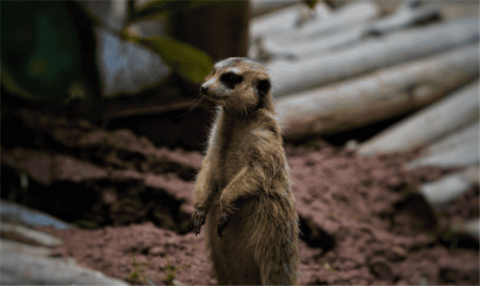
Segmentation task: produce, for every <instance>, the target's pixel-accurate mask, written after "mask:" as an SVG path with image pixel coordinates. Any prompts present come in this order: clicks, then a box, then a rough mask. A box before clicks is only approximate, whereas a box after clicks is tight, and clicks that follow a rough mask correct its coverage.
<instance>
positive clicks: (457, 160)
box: [405, 142, 479, 170]
mask: <svg viewBox="0 0 480 286" xmlns="http://www.w3.org/2000/svg"><path fill="white" fill-rule="evenodd" d="M478 157H479V153H478V144H475V142H468V144H464V145H461V146H458V147H457V148H455V149H452V150H449V151H447V152H444V153H440V154H432V155H427V156H424V157H421V158H418V159H417V160H414V161H412V162H409V163H408V164H406V165H405V169H407V170H411V169H415V168H418V167H421V166H435V167H440V168H449V167H466V166H470V165H472V164H478V162H479V161H478Z"/></svg>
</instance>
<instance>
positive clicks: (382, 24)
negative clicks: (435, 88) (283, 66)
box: [261, 1, 440, 60]
mask: <svg viewBox="0 0 480 286" xmlns="http://www.w3.org/2000/svg"><path fill="white" fill-rule="evenodd" d="M439 15H440V12H439V10H438V8H437V6H436V5H435V3H432V2H428V3H426V4H425V5H421V6H414V7H412V6H411V5H409V2H408V1H405V2H403V4H402V5H401V6H400V7H399V9H398V10H397V11H396V12H395V13H393V14H391V15H389V16H386V17H384V18H381V19H378V20H374V21H366V22H363V23H355V25H349V26H346V27H342V28H341V29H340V28H337V30H336V31H337V32H336V33H330V34H327V35H323V36H322V37H314V35H307V36H306V37H304V38H303V40H300V39H298V40H295V41H292V40H290V41H288V43H285V42H284V43H278V42H277V41H276V40H275V36H273V37H272V36H269V35H268V34H266V35H265V37H263V39H262V41H261V48H263V49H264V52H265V53H266V54H269V55H271V56H280V57H281V56H289V57H294V58H295V59H296V60H300V59H301V58H308V57H309V55H311V54H314V55H318V54H319V53H320V52H321V51H322V50H323V51H325V52H332V51H335V50H336V49H344V48H345V46H351V45H358V44H359V43H361V42H362V41H365V40H367V39H369V38H370V37H378V36H379V35H384V34H386V33H389V32H392V31H394V30H398V29H401V28H405V27H408V26H411V25H415V24H416V23H419V22H422V21H426V20H427V19H432V18H435V17H437V18H438V16H439ZM327 21H330V19H327ZM277 37H278V36H277Z"/></svg>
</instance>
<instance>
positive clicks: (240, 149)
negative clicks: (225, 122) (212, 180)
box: [216, 124, 254, 188]
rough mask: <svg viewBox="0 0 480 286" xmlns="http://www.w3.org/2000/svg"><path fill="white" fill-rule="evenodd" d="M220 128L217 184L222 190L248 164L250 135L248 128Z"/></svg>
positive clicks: (235, 125)
mask: <svg viewBox="0 0 480 286" xmlns="http://www.w3.org/2000/svg"><path fill="white" fill-rule="evenodd" d="M225 127H226V128H222V129H223V130H222V134H220V136H219V137H218V141H219V142H217V144H218V146H219V150H218V151H219V152H218V156H217V162H216V164H217V170H219V171H220V172H218V177H217V179H218V183H219V185H220V187H221V188H224V187H225V186H226V185H227V184H228V183H229V182H230V181H231V180H232V179H233V178H234V177H235V175H236V174H237V173H238V172H239V171H240V170H241V169H242V168H243V167H244V166H246V164H248V162H249V158H250V152H251V145H252V142H251V141H252V140H254V139H253V138H252V134H251V132H250V129H251V128H249V126H245V125H242V124H238V125H237V124H232V125H229V126H225Z"/></svg>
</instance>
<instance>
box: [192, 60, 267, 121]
mask: <svg viewBox="0 0 480 286" xmlns="http://www.w3.org/2000/svg"><path fill="white" fill-rule="evenodd" d="M270 87H271V83H270V77H269V75H268V71H267V69H266V68H265V67H264V66H262V65H261V64H259V63H256V62H254V61H251V60H249V59H246V58H228V59H226V60H223V61H221V62H218V63H217V64H215V66H214V68H213V70H212V72H211V73H210V74H209V75H208V76H207V78H206V79H205V83H203V84H202V86H201V87H200V93H201V95H202V96H204V97H205V98H207V99H208V100H210V101H213V102H214V103H216V104H218V105H220V106H222V107H223V108H224V109H225V110H228V111H230V110H231V111H238V112H242V113H243V112H246V113H250V112H251V111H254V110H257V109H259V108H266V109H268V110H269V111H270V112H274V108H273V100H272V97H271V95H270Z"/></svg>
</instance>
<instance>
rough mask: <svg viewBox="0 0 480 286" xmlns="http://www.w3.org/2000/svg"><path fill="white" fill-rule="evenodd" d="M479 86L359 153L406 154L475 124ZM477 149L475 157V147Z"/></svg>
mask: <svg viewBox="0 0 480 286" xmlns="http://www.w3.org/2000/svg"><path fill="white" fill-rule="evenodd" d="M477 49H478V48H477ZM441 75H442V74H441ZM476 76H478V71H477V75H476ZM442 78H443V79H444V80H445V81H447V79H449V77H448V76H446V77H443V75H442ZM478 84H479V82H478V80H477V81H476V82H474V83H471V84H469V85H468V86H466V87H464V88H462V89H461V90H459V91H456V92H455V93H453V94H452V95H450V96H448V97H447V98H444V99H442V100H441V101H439V102H437V103H435V104H433V105H431V106H429V107H427V108H425V109H423V110H421V111H420V112H418V113H416V114H415V115H413V116H410V117H409V118H407V119H405V120H403V121H401V122H399V123H397V124H395V125H394V126H392V127H390V128H389V129H387V130H385V131H383V132H382V133H380V134H379V135H377V136H375V137H373V138H372V139H370V140H369V141H367V142H365V143H364V144H362V145H361V146H360V148H359V149H358V153H359V154H363V155H365V154H375V153H381V152H396V151H404V150H409V149H412V148H415V147H419V146H423V145H426V144H428V143H431V142H434V141H435V140H438V139H439V138H441V137H443V136H445V135H446V134H448V133H450V132H453V131H456V130H458V129H460V128H462V127H464V126H466V125H468V124H470V123H472V122H473V121H477V120H478V116H479V115H478V104H479V100H478V93H479V90H478V89H479V85H478ZM476 149H477V154H478V144H477V148H476ZM477 156H478V155H477ZM477 161H478V159H477Z"/></svg>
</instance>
